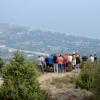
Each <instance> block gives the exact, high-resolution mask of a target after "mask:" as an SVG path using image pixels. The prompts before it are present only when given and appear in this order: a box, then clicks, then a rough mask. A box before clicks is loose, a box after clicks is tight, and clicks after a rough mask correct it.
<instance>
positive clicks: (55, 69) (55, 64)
mask: <svg viewBox="0 0 100 100" xmlns="http://www.w3.org/2000/svg"><path fill="white" fill-rule="evenodd" d="M53 67H54V72H57V73H58V63H57V56H56V54H54V56H53Z"/></svg>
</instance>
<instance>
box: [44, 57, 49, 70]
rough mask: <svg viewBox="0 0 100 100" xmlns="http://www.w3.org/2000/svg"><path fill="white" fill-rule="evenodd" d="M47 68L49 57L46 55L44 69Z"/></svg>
mask: <svg viewBox="0 0 100 100" xmlns="http://www.w3.org/2000/svg"><path fill="white" fill-rule="evenodd" d="M48 69H49V57H48V56H46V58H45V71H46V72H48Z"/></svg>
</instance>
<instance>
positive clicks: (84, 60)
mask: <svg viewBox="0 0 100 100" xmlns="http://www.w3.org/2000/svg"><path fill="white" fill-rule="evenodd" d="M87 59H88V57H87V56H86V53H84V55H83V56H82V62H83V67H85V63H86V61H87Z"/></svg>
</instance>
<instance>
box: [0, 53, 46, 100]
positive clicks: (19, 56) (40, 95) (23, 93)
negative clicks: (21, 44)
mask: <svg viewBox="0 0 100 100" xmlns="http://www.w3.org/2000/svg"><path fill="white" fill-rule="evenodd" d="M35 66H36V64H35V62H34V63H33V62H30V61H28V60H26V58H25V56H24V55H23V53H22V52H20V51H16V52H15V53H14V56H13V58H12V59H11V61H10V63H9V64H7V65H6V66H4V67H3V69H2V77H3V80H4V83H3V85H2V86H1V87H0V100H4V99H5V98H6V99H7V100H46V98H45V95H44V91H43V90H41V89H40V85H39V82H38V81H37V79H36V78H37V73H36V69H35Z"/></svg>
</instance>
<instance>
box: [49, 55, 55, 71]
mask: <svg viewBox="0 0 100 100" xmlns="http://www.w3.org/2000/svg"><path fill="white" fill-rule="evenodd" d="M49 67H50V72H53V70H54V68H53V55H51V56H49Z"/></svg>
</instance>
